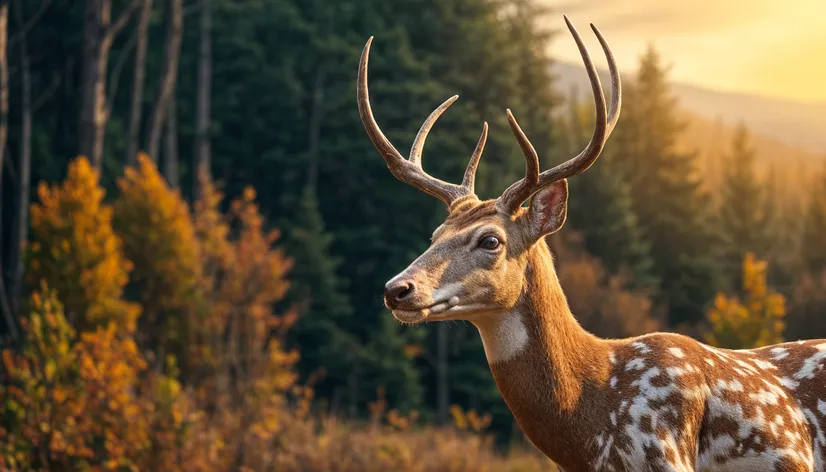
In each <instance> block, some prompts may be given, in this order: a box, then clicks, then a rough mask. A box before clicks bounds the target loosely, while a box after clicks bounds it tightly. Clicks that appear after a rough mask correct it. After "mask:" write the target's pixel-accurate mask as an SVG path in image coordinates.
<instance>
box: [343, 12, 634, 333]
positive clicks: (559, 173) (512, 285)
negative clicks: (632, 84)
mask: <svg viewBox="0 0 826 472" xmlns="http://www.w3.org/2000/svg"><path fill="white" fill-rule="evenodd" d="M565 22H566V23H567V25H568V29H569V30H570V31H571V34H572V35H573V37H574V40H575V41H576V44H577V46H578V48H579V51H580V54H581V55H582V59H583V62H584V63H585V68H586V70H587V73H588V77H589V78H590V81H591V86H592V89H593V95H594V101H595V104H596V126H595V129H594V133H593V136H592V137H591V141H590V142H589V143H588V145H587V146H586V147H585V149H584V150H583V151H582V152H581V153H579V155H577V156H575V157H573V158H572V159H570V160H568V161H566V162H564V163H562V164H559V165H557V166H556V167H553V168H552V169H549V170H546V171H544V172H540V169H539V157H538V155H537V153H536V150H535V149H534V147H533V146H532V145H531V142H530V141H529V140H528V138H527V136H525V134H524V133H523V132H522V129H521V128H520V127H519V124H518V123H517V121H516V119H515V118H514V116H513V114H512V113H511V112H510V110H507V116H508V122H509V124H510V127H511V130H512V131H513V134H514V135H515V136H516V140H517V141H518V143H519V145H520V147H521V148H522V151H523V152H524V154H525V163H526V171H525V177H524V178H522V179H521V180H519V181H518V182H516V183H514V184H513V185H511V186H510V187H509V188H508V189H507V190H505V192H504V193H503V194H502V195H501V196H500V197H499V198H497V199H495V200H487V201H480V200H479V199H478V198H477V197H476V195H475V193H474V175H475V172H476V167H477V165H478V164H479V159H480V158H481V156H482V151H483V150H484V147H485V140H486V138H487V131H488V126H487V123H485V124H484V127H483V129H482V135H481V137H480V139H479V142H478V144H477V145H476V149H475V150H474V151H473V154H472V156H471V158H470V162H469V164H468V166H467V170H466V171H465V175H464V178H463V179H462V183H461V185H455V184H451V183H448V182H444V181H442V180H439V179H436V178H434V177H432V176H430V175H428V174H427V173H426V172H425V171H424V170H423V168H422V163H421V154H422V148H423V146H424V143H425V139H426V138H427V134H428V132H429V131H430V129H431V128H432V127H433V124H434V123H435V122H436V120H437V119H438V118H439V116H441V114H442V113H444V112H445V110H446V109H447V108H448V107H449V106H450V105H451V104H452V103H453V102H455V101H456V99H457V98H458V96H453V97H451V98H449V99H447V100H446V101H445V102H444V103H442V104H441V105H440V106H439V107H438V108H436V110H434V111H433V113H431V114H430V116H429V117H428V118H427V119H426V120H425V121H424V124H423V125H422V127H421V129H420V130H419V133H418V135H417V136H416V138H415V140H414V141H413V145H412V147H411V150H410V157H409V159H405V158H404V157H403V156H402V155H401V153H399V151H398V150H397V149H396V148H395V147H394V146H393V145H392V144H391V143H390V141H389V140H388V139H387V138H386V137H385V135H384V133H382V131H381V129H380V128H379V126H378V124H377V123H376V120H375V118H374V117H373V112H372V110H371V107H370V98H369V93H368V89H367V62H368V56H369V53H370V44H371V42H372V40H373V38H372V37H371V38H370V39H369V40H368V41H367V44H366V45H365V47H364V51H363V52H362V55H361V61H360V64H359V75H358V107H359V114H360V115H361V120H362V122H363V124H364V127H365V129H366V130H367V134H368V136H369V137H370V140H371V141H372V142H373V144H374V145H375V147H376V149H377V150H378V151H379V153H380V154H381V155H382V157H383V158H384V160H385V162H386V163H387V167H388V168H389V169H390V172H391V173H392V174H393V175H394V176H395V177H396V178H397V179H399V180H401V181H402V182H405V183H407V184H409V185H411V186H413V187H416V188H418V189H420V190H422V191H424V192H426V193H428V194H430V195H433V196H434V197H436V198H438V199H440V200H442V201H443V202H444V203H445V205H447V208H448V213H449V214H448V217H447V219H446V220H445V222H444V224H442V225H441V226H439V227H438V228H437V229H436V230H435V232H434V233H433V237H432V239H431V245H430V247H429V248H428V249H427V250H426V251H425V252H424V253H423V254H422V255H421V256H419V257H418V258H417V259H416V260H415V261H413V262H412V263H411V264H410V266H409V267H407V269H405V270H404V271H402V272H401V273H400V274H398V275H397V276H395V277H393V278H392V279H391V280H390V281H389V282H387V285H386V286H385V289H384V300H385V304H386V305H387V307H388V308H389V309H390V310H392V312H393V315H394V316H395V317H396V319H398V320H399V321H401V322H405V323H418V322H422V321H439V320H468V321H471V322H474V321H476V320H477V319H479V317H484V316H497V314H501V313H504V312H509V311H511V310H512V309H513V308H514V306H515V305H516V304H517V302H518V299H519V297H520V294H521V293H523V291H524V290H526V289H527V288H529V287H528V284H529V277H528V273H527V272H528V270H529V269H528V262H527V261H528V260H529V255H530V254H531V252H532V251H533V250H535V249H536V248H537V247H544V248H545V250H546V251H547V246H545V245H544V242H543V240H544V238H543V237H544V236H546V235H548V234H551V233H553V232H555V231H557V230H559V229H560V228H561V227H562V225H563V224H564V223H565V218H566V213H567V201H568V184H567V180H566V179H567V178H568V177H571V176H574V175H577V174H580V173H582V172H584V171H585V170H586V169H588V168H589V167H590V166H591V164H593V163H594V161H596V159H597V157H598V156H599V154H600V153H601V152H602V148H603V146H604V144H605V141H606V139H607V138H608V135H609V134H610V133H611V131H612V129H613V128H614V125H615V124H616V122H617V118H618V117H619V110H620V102H621V92H620V78H619V73H618V72H617V68H616V64H615V62H614V58H613V55H612V54H611V51H610V49H609V48H608V44H607V43H606V41H605V39H604V38H603V36H602V34H600V32H599V30H597V28H596V27H595V26H594V25H591V28H592V29H593V31H594V33H595V34H596V36H597V38H598V39H599V42H600V44H601V45H602V49H603V50H604V52H605V55H606V57H607V59H608V66H609V70H610V74H611V82H612V84H611V85H612V104H611V109H610V112H608V111H607V110H606V108H607V107H606V102H605V96H604V95H603V93H602V86H601V84H600V81H599V77H598V75H597V71H596V69H595V68H594V65H593V63H592V62H591V58H590V57H589V55H588V51H587V50H586V48H585V45H584V44H583V43H582V39H581V38H580V36H579V34H578V33H577V31H576V28H574V26H573V25H572V24H571V22H570V21H569V20H568V18H567V17H565ZM529 199H530V204H529V206H528V207H523V203H524V202H525V201H527V200H529Z"/></svg>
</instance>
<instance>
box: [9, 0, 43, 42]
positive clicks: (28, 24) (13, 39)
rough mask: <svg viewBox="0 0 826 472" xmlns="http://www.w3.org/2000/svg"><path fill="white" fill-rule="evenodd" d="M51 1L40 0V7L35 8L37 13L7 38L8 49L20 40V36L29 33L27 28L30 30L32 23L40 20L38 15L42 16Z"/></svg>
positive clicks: (34, 23)
mask: <svg viewBox="0 0 826 472" xmlns="http://www.w3.org/2000/svg"><path fill="white" fill-rule="evenodd" d="M51 3H52V0H41V2H40V8H39V9H38V10H37V13H35V14H34V15H32V17H31V18H29V21H27V22H26V23H25V24H24V25H23V26H21V27H20V29H19V30H18V31H17V33H15V34H14V36H12V37H11V38H10V39H9V45H8V47H9V49H11V48H12V47H13V46H14V45H15V44H17V42H18V41H20V38H22V37H23V36H26V35H27V34H29V30H31V29H32V28H33V27H34V25H36V24H37V22H38V21H40V17H41V16H43V14H44V13H46V9H47V8H49V5H51Z"/></svg>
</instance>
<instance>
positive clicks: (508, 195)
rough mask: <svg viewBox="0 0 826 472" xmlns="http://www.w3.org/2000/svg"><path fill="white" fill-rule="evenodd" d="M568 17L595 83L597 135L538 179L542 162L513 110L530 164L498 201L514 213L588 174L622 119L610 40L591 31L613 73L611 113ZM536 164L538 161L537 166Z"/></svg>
mask: <svg viewBox="0 0 826 472" xmlns="http://www.w3.org/2000/svg"><path fill="white" fill-rule="evenodd" d="M564 18H565V23H566V24H567V25H568V30H569V31H570V32H571V35H572V36H573V37H574V41H575V42H576V45H577V48H578V49H579V53H580V55H581V56H582V62H583V64H584V65H585V71H586V72H587V73H588V79H589V80H590V82H591V89H592V91H593V94H594V106H595V109H596V110H595V112H596V120H595V125H594V134H593V135H592V136H591V140H590V142H589V143H588V145H587V146H585V149H583V150H582V152H580V153H579V154H578V155H577V156H575V157H573V158H572V159H569V160H567V161H565V162H563V163H562V164H559V165H557V166H555V167H553V168H552V169H549V170H546V171H544V172H542V173H541V174H539V175H538V176H537V177H534V175H535V172H538V171H536V170H534V168H536V169H538V167H539V164H538V162H539V159H538V158H537V157H536V151H535V150H534V149H533V146H531V144H530V141H529V140H528V138H527V137H525V135H524V133H522V130H521V129H520V128H519V125H518V124H517V123H516V119H515V118H513V115H512V114H511V113H510V111H508V121H509V122H510V124H511V129H512V130H513V132H514V134H515V135H516V138H517V140H518V141H519V144H520V146H521V147H522V150H523V152H524V153H525V159H526V163H527V169H526V173H525V178H523V179H521V180H519V181H518V182H516V183H514V184H513V185H511V186H510V187H508V189H507V190H505V192H504V193H503V194H502V196H501V197H499V201H498V202H497V204H498V205H500V207H501V208H502V209H504V210H506V211H508V212H510V213H513V212H514V211H516V210H517V209H518V208H519V207H520V206H522V202H524V201H525V200H527V199H528V198H530V196H531V195H533V194H534V193H535V192H537V191H538V190H539V189H541V188H543V187H546V186H548V185H550V184H551V183H553V182H556V181H558V180H561V179H565V178H568V177H571V176H574V175H577V174H580V173H582V172H585V171H586V170H587V169H588V168H589V167H591V165H592V164H593V163H594V162H595V161H596V160H597V158H598V157H599V155H600V153H601V152H602V148H603V147H604V145H605V141H606V140H607V139H608V136H609V135H610V134H611V131H613V129H614V126H615V125H616V124H617V120H618V119H619V111H620V106H621V103H622V90H621V83H620V76H619V72H618V70H617V65H616V62H615V61H614V55H613V54H612V53H611V49H610V48H609V47H608V43H607V41H605V38H604V37H603V36H602V34H601V33H600V32H599V30H598V29H597V28H596V26H594V25H593V24H591V29H593V30H594V33H595V34H596V36H597V39H598V40H599V42H600V45H601V46H602V49H603V51H604V52H605V57H606V59H607V60H608V69H609V71H610V73H611V100H612V103H611V111H610V113H607V111H606V103H605V95H604V94H603V92H602V84H601V83H600V80H599V74H598V73H597V70H596V67H594V63H593V62H592V61H591V56H590V55H589V54H588V50H587V49H586V48H585V44H584V43H583V42H582V38H581V37H580V35H579V33H578V32H577V30H576V27H574V25H573V24H572V23H571V21H570V20H569V19H568V17H567V16H565V17H564ZM534 162H536V165H535V167H534Z"/></svg>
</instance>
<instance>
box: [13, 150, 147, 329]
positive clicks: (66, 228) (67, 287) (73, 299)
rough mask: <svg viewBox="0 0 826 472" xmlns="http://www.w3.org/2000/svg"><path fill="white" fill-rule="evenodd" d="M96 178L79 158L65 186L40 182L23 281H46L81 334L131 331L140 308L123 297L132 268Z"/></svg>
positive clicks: (35, 283)
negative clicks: (104, 328)
mask: <svg viewBox="0 0 826 472" xmlns="http://www.w3.org/2000/svg"><path fill="white" fill-rule="evenodd" d="M99 178H100V177H99V175H98V172H97V171H96V170H95V169H94V168H93V167H92V166H91V165H90V164H89V161H88V160H86V158H85V157H80V158H78V159H76V160H75V161H74V162H72V163H71V164H70V165H69V172H68V175H67V176H66V179H65V180H64V181H63V183H61V184H59V185H49V184H47V183H45V182H41V183H40V185H39V186H38V188H37V196H38V200H39V202H37V203H35V204H33V205H32V206H31V211H30V213H31V227H32V236H33V238H34V242H33V243H32V244H31V246H30V251H29V254H28V266H27V270H26V279H27V282H28V284H29V286H30V287H31V288H32V289H36V288H38V287H39V285H40V282H41V281H46V282H47V283H48V285H49V287H51V288H52V289H54V290H55V291H56V292H57V297H58V298H59V299H60V300H61V302H62V304H63V306H64V308H65V312H66V317H67V318H68V319H69V321H70V322H71V323H72V324H73V325H74V326H76V327H77V328H79V329H86V328H87V327H93V326H99V325H104V324H105V323H107V322H109V321H115V322H116V323H118V324H120V325H122V326H124V327H126V328H127V329H130V330H131V329H133V328H134V323H135V321H136V319H137V317H138V314H139V309H138V306H137V305H135V304H132V303H129V302H128V301H126V300H124V299H123V297H122V295H123V289H124V287H125V286H126V284H127V283H128V281H129V273H130V271H131V270H132V263H131V262H130V261H129V260H127V259H126V257H125V256H124V254H123V248H122V246H123V243H122V242H121V239H120V238H119V237H118V236H117V235H116V234H115V232H114V230H113V229H112V207H111V205H109V204H107V203H105V202H104V201H103V198H104V196H105V192H104V190H103V189H102V188H101V187H100V185H99V183H98V181H99Z"/></svg>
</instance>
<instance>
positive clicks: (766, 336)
mask: <svg viewBox="0 0 826 472" xmlns="http://www.w3.org/2000/svg"><path fill="white" fill-rule="evenodd" d="M767 268H768V264H767V263H766V262H765V261H761V260H759V259H757V258H756V257H755V255H754V254H752V253H747V254H746V257H745V258H744V260H743V292H744V293H743V297H742V299H741V298H738V297H727V296H725V295H723V294H722V293H718V294H717V296H716V297H715V299H714V306H713V307H712V308H711V309H710V310H709V311H708V314H707V316H706V318H707V320H708V322H709V325H710V330H709V332H708V333H707V334H706V341H707V342H709V343H711V344H714V345H716V346H719V347H727V348H732V349H746V348H752V347H760V346H766V345H768V344H774V343H779V342H782V341H783V330H784V329H785V322H784V317H785V316H786V299H785V297H783V295H780V294H779V293H777V292H775V291H774V290H772V289H771V288H770V287H768V285H767V284H766V271H767Z"/></svg>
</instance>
